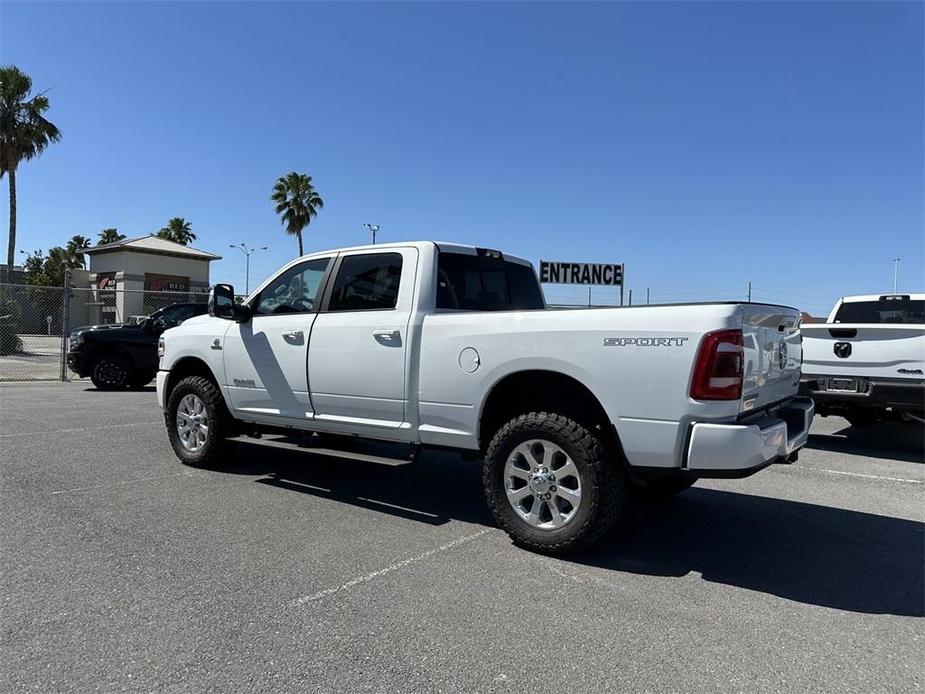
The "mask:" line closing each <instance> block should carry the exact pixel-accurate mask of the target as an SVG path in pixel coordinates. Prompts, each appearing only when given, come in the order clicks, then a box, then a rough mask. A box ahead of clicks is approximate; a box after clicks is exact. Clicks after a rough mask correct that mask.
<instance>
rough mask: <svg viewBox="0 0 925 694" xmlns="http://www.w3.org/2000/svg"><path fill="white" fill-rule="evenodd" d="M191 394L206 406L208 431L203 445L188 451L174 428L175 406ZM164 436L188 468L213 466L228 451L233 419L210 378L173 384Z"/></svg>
mask: <svg viewBox="0 0 925 694" xmlns="http://www.w3.org/2000/svg"><path fill="white" fill-rule="evenodd" d="M190 393H192V394H193V395H196V396H197V397H198V398H199V399H200V400H201V401H202V403H203V405H204V406H205V410H206V412H207V414H208V423H209V426H208V434H207V436H206V441H205V444H203V446H202V447H201V448H200V449H199V450H197V451H195V452H194V451H190V450H187V449H186V448H185V447H184V446H183V443H182V442H181V441H180V434H179V432H178V431H177V408H178V407H179V406H180V401H181V400H182V399H183V397H184V396H186V395H188V394H190ZM164 419H165V422H166V424H167V436H168V438H169V439H170V446H171V447H172V448H173V452H174V453H175V454H176V456H177V457H178V458H179V459H180V461H181V462H183V463H184V464H186V465H189V466H191V467H215V466H216V465H217V464H218V463H219V462H220V461H221V459H222V458H223V457H224V456H225V455H227V453H228V451H229V448H230V446H229V443H228V441H227V438H228V437H229V436H233V435H234V433H235V432H234V429H235V426H234V424H235V422H234V419H233V418H232V417H231V414H230V413H229V412H228V408H227V407H226V405H225V399H224V398H223V397H222V393H221V391H220V390H219V389H218V386H216V385H215V384H214V383H213V382H212V381H210V380H209V379H207V378H203V377H202V376H188V377H187V378H184V379H183V380H182V381H180V382H179V383H177V385H176V386H174V388H173V390H171V391H170V396H169V398H168V400H167V411H166V412H165V413H164Z"/></svg>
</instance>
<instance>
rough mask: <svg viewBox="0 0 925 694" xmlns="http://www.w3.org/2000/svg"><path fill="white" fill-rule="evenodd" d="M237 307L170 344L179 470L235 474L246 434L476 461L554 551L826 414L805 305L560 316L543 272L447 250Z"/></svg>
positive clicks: (215, 299)
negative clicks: (807, 345)
mask: <svg viewBox="0 0 925 694" xmlns="http://www.w3.org/2000/svg"><path fill="white" fill-rule="evenodd" d="M233 297H234V292H233V289H232V288H231V287H230V286H229V285H216V286H215V287H214V288H213V290H212V296H211V302H210V315H208V316H200V317H197V318H192V319H190V320H188V321H186V322H185V323H184V324H183V325H182V326H180V327H177V328H173V329H171V330H168V331H166V332H165V333H164V334H163V335H162V336H161V342H160V346H159V351H160V354H161V359H160V371H159V372H158V374H157V396H158V402H159V404H160V406H161V407H162V408H163V411H164V415H165V422H166V425H167V433H168V436H169V439H170V443H171V445H172V447H173V450H174V451H175V452H176V455H177V456H178V457H179V458H180V460H181V461H183V462H184V463H187V464H190V465H210V466H214V465H220V464H221V461H222V456H223V455H224V452H223V451H224V445H225V444H227V443H228V442H229V441H238V440H242V439H243V440H251V441H255V442H258V443H262V444H264V445H268V446H280V447H295V448H300V449H303V450H310V451H315V452H319V453H324V454H326V455H330V456H339V457H344V458H353V459H356V460H363V461H367V462H375V463H388V464H398V463H406V462H409V461H410V460H413V458H414V454H415V452H416V451H418V450H419V449H421V448H426V447H441V448H452V449H457V450H460V451H463V452H466V453H469V454H470V455H471V456H472V457H476V458H481V459H482V460H483V461H484V463H483V484H484V490H485V494H486V497H487V501H488V505H489V507H490V508H491V512H492V513H493V515H494V518H495V520H496V521H497V523H498V525H500V526H501V527H502V528H503V529H504V530H505V531H507V532H508V533H509V534H510V536H511V537H512V538H513V539H514V541H515V542H517V543H518V544H520V545H522V546H525V547H528V548H530V549H533V550H536V551H541V552H547V553H556V552H564V551H567V550H571V549H575V548H577V547H580V546H582V545H585V544H587V543H589V542H591V541H593V540H595V539H597V538H599V537H601V536H602V535H603V534H604V533H605V532H607V530H608V529H609V528H610V527H611V526H613V524H614V522H615V521H616V519H617V517H618V515H619V513H620V511H621V509H622V508H623V507H624V503H625V500H626V499H627V497H628V495H630V494H633V493H636V494H640V495H642V496H647V497H658V496H667V495H671V494H676V493H678V492H680V491H682V490H684V489H686V488H687V487H689V486H690V485H691V484H692V483H693V482H694V480H696V479H697V478H700V477H744V476H746V475H749V474H751V473H753V472H756V471H757V470H759V469H761V468H762V467H764V466H766V465H769V464H771V463H778V462H779V463H786V462H792V461H793V460H795V459H796V456H797V451H798V450H799V449H800V447H802V446H803V445H804V444H805V442H806V439H807V432H808V430H809V426H810V422H811V420H812V416H813V404H812V401H811V400H809V399H800V398H798V397H796V396H797V388H798V386H799V381H800V362H801V338H800V332H799V317H800V314H799V312H798V311H797V310H796V309H792V308H786V307H782V306H772V305H765V304H742V303H715V304H701V305H674V306H653V307H627V308H612V309H576V310H546V306H545V303H544V300H543V294H542V291H541V288H540V285H539V282H538V281H537V277H536V273H535V272H534V270H533V268H532V266H531V265H530V264H529V263H528V262H527V261H525V260H522V259H520V258H515V257H512V256H509V255H506V254H502V253H501V252H499V251H495V250H489V249H482V248H473V247H469V246H461V245H455V244H447V243H434V242H413V243H397V244H388V245H377V246H366V247H358V248H347V249H341V250H332V251H328V252H324V253H316V254H312V255H307V256H303V257H301V258H298V259H297V260H294V261H292V262H291V263H289V264H288V265H286V266H285V267H283V268H282V269H281V270H279V271H278V272H277V273H276V274H275V275H273V276H272V277H270V279H268V280H267V281H266V282H264V283H263V284H262V285H260V287H259V288H258V289H257V290H256V291H255V292H254V293H253V294H252V295H251V296H250V297H248V298H247V300H246V301H245V302H244V303H243V304H241V305H237V304H235V302H234V298H233ZM344 435H346V436H344ZM351 438H353V439H354V440H360V441H361V442H368V441H375V442H378V443H377V446H378V448H379V449H380V450H379V451H378V452H376V453H374V454H371V453H368V452H366V453H363V452H357V448H356V447H355V444H352V445H351V444H346V443H342V442H343V441H345V440H350V439H351ZM381 442H391V445H390V446H385V444H382V443H381ZM382 447H386V448H389V447H391V448H393V449H394V448H397V449H399V450H400V451H401V453H400V454H396V453H395V452H394V451H387V452H386V453H387V454H386V453H383V452H382V451H381V448H382ZM451 492H452V490H449V489H448V490H447V493H451Z"/></svg>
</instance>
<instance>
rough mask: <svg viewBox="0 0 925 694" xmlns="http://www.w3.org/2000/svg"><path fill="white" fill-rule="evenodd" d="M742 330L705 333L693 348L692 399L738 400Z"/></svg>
mask: <svg viewBox="0 0 925 694" xmlns="http://www.w3.org/2000/svg"><path fill="white" fill-rule="evenodd" d="M743 362H744V359H743V354H742V331H741V330H718V331H717V332H715V333H707V335H706V336H705V337H704V338H703V341H702V342H701V343H700V351H699V352H697V363H696V364H695V365H694V378H693V380H692V381H691V397H692V398H694V399H695V400H738V399H739V398H740V397H742V371H743Z"/></svg>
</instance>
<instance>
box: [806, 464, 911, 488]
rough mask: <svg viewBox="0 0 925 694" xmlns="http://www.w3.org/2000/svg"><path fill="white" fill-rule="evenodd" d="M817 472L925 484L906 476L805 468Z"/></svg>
mask: <svg viewBox="0 0 925 694" xmlns="http://www.w3.org/2000/svg"><path fill="white" fill-rule="evenodd" d="M806 469H807V470H816V471H818V472H830V473H832V474H833V475H851V477H866V478H867V479H870V480H888V481H890V482H908V483H909V484H925V480H913V479H908V478H906V477H884V476H882V475H864V474H861V473H860V472H845V471H844V470H827V469H826V468H818V467H817V468H812V467H811V468H806Z"/></svg>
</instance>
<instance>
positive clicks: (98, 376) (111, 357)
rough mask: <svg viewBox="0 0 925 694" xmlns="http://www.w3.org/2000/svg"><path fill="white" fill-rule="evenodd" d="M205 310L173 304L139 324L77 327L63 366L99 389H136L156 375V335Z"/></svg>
mask: <svg viewBox="0 0 925 694" xmlns="http://www.w3.org/2000/svg"><path fill="white" fill-rule="evenodd" d="M207 310H208V305H207V304H204V303H201V304H174V305H173V306H167V307H166V308H162V309H160V310H158V311H155V312H154V313H152V314H151V315H150V316H148V317H147V318H146V319H145V320H144V322H143V323H137V324H135V323H119V324H116V325H92V326H87V327H83V328H77V329H76V330H74V331H73V332H71V337H70V340H68V352H67V365H68V367H69V368H70V369H71V371H73V372H74V373H76V374H77V375H78V376H80V377H81V378H84V377H86V376H89V377H90V380H91V381H93V385H95V386H96V387H97V388H99V389H100V390H118V389H120V388H125V387H129V388H140V387H142V386H143V385H145V384H146V383H149V382H150V381H151V379H153V378H154V375H155V374H156V373H157V338H158V337H160V334H161V333H162V332H164V331H165V330H167V328H173V327H175V326H177V325H180V323H182V322H183V321H185V320H186V319H187V318H192V317H193V316H198V315H201V314H203V313H205V312H206V311H207Z"/></svg>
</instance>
